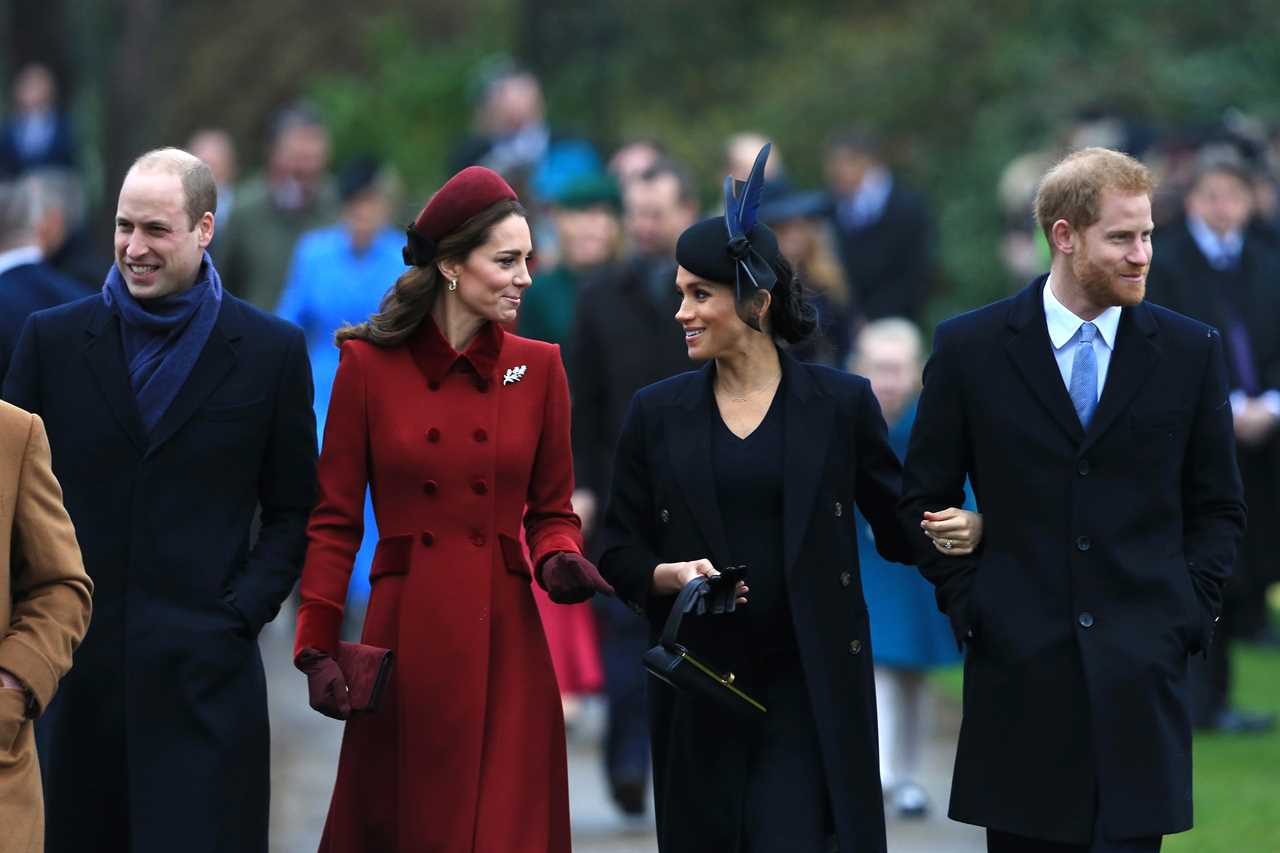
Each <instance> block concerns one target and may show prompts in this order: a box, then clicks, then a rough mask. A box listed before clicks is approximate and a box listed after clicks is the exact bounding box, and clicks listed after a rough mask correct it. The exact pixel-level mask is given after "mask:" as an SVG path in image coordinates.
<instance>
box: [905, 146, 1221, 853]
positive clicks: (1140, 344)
mask: <svg viewBox="0 0 1280 853" xmlns="http://www.w3.org/2000/svg"><path fill="white" fill-rule="evenodd" d="M1151 191H1152V180H1151V177H1150V174H1149V173H1148V172H1147V170H1146V169H1145V167H1143V166H1142V165H1141V164H1140V163H1138V162H1136V161H1135V160H1132V159H1131V158H1129V157H1127V156H1125V155H1123V154H1120V153H1118V152H1114V151H1109V150H1106V149H1100V148H1089V149H1084V150H1083V151H1080V152H1077V153H1076V154H1073V155H1071V156H1070V157H1068V158H1067V159H1065V160H1064V161H1062V162H1061V163H1059V164H1058V165H1057V166H1055V167H1054V168H1053V169H1052V170H1050V172H1049V173H1048V174H1047V175H1046V176H1045V178H1044V180H1043V181H1042V183H1041V186H1040V191H1039V193H1038V195H1037V198H1036V218H1037V220H1038V221H1039V223H1040V226H1041V227H1042V228H1043V229H1044V232H1045V235H1046V237H1048V239H1049V244H1050V246H1051V247H1052V250H1053V261H1052V266H1051V269H1050V274H1049V275H1048V276H1047V278H1039V279H1037V280H1036V281H1034V282H1032V283H1031V284H1030V285H1029V286H1028V287H1027V288H1026V289H1024V290H1023V291H1022V292H1021V293H1019V294H1017V295H1015V296H1013V297H1011V298H1009V299H1005V300H1002V301H1000V302H997V303H994V304H992V305H989V306H987V307H985V308H982V309H979V310H977V311H974V312H971V313H968V314H964V315H961V316H959V317H956V318H953V319H951V320H948V321H946V322H944V323H943V324H941V325H940V326H939V327H938V330H937V335H936V338H935V341H934V354H933V357H932V358H931V359H930V360H929V364H928V366H927V367H926V368H925V378H924V391H923V394H922V396H921V398H920V404H919V414H918V417H917V420H916V424H915V429H914V431H913V433H912V437H911V443H910V448H909V450H908V455H907V462H906V469H905V473H904V476H903V504H902V508H903V516H904V519H905V520H906V521H907V522H908V523H911V524H916V525H919V524H920V523H921V517H922V513H924V512H926V511H929V510H937V509H939V508H941V507H945V506H950V505H954V504H959V503H960V501H961V499H962V497H963V487H964V481H965V477H966V476H969V477H970V478H971V479H972V483H973V487H974V492H975V495H976V497H977V501H978V507H979V509H980V511H981V512H982V514H983V516H984V519H985V528H984V529H985V537H986V539H985V542H984V543H983V545H982V546H981V548H980V549H979V552H978V553H977V554H976V555H975V556H973V557H970V558H966V559H959V560H952V561H947V560H945V559H943V558H939V557H936V556H934V555H935V553H936V552H935V550H934V549H933V548H932V547H929V545H930V543H929V541H928V540H927V539H926V538H925V537H924V536H920V537H918V542H917V544H918V546H919V553H918V558H919V565H920V568H921V571H922V572H923V573H924V574H925V576H926V577H927V578H928V579H929V580H930V581H932V582H933V583H934V585H935V586H936V587H937V598H938V603H939V606H940V607H941V609H942V610H943V611H944V612H945V613H947V615H948V616H949V617H950V619H951V623H952V626H953V628H954V631H955V635H956V638H957V640H958V641H962V642H963V643H964V646H965V692H964V720H963V724H962V726H961V731H960V743H959V748H958V751H957V754H956V766H955V778H954V781H953V784H952V796H951V811H950V814H951V817H952V818H953V819H955V820H958V821H962V822H965V823H973V824H978V825H980V826H986V827H988V849H989V850H992V851H1018V852H1019V853H1027V851H1041V850H1055V851H1065V850H1077V851H1095V853H1101V852H1102V851H1106V853H1115V852H1116V851H1134V852H1135V853H1136V851H1153V850H1158V849H1159V847H1160V843H1161V837H1162V836H1163V835H1165V834H1167V833H1172V832H1181V831H1183V830H1186V829H1189V828H1190V827H1191V824H1192V815H1191V805H1192V796H1191V724H1190V719H1189V708H1188V701H1187V658H1188V656H1189V655H1190V654H1194V653H1196V652H1199V651H1202V650H1203V649H1205V648H1206V647H1207V646H1208V644H1209V642H1210V639H1211V635H1212V629H1213V625H1214V621H1215V619H1216V618H1217V614H1218V610H1219V608H1220V606H1221V601H1222V586H1223V582H1224V581H1225V579H1226V577H1227V576H1228V574H1229V573H1230V571H1231V565H1232V562H1233V560H1234V559H1235V553H1236V548H1237V546H1238V544H1239V540H1240V537H1241V535H1242V532H1243V528H1244V520H1245V517H1244V503H1243V501H1242V497H1241V486H1240V475H1239V473H1238V472H1237V470H1236V463H1235V447H1234V441H1233V437H1232V428H1231V408H1230V405H1229V403H1228V400H1227V385H1226V372H1225V365H1224V359H1223V353H1222V339H1221V336H1220V335H1219V334H1218V333H1217V332H1216V331H1215V330H1214V329H1212V328H1210V327H1209V326H1206V325H1204V324H1202V323H1199V322H1197V321H1194V320H1191V319H1188V318H1186V317H1183V316H1182V315H1179V314H1175V313H1173V312H1172V311H1168V310H1166V309H1164V308H1161V307H1158V306H1156V305H1151V304H1147V303H1144V302H1143V301H1142V300H1143V296H1144V292H1145V279H1146V273H1147V268H1148V264H1149V263H1150V258H1151V244H1150V239H1151V231H1152V228H1153V226H1152V222H1151V202H1150V197H1151ZM941 544H942V545H943V547H944V548H945V545H946V543H945V542H943V543H941Z"/></svg>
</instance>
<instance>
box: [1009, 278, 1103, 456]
mask: <svg viewBox="0 0 1280 853" xmlns="http://www.w3.org/2000/svg"><path fill="white" fill-rule="evenodd" d="M1047 280H1048V276H1042V277H1041V278H1038V279H1036V280H1035V281H1033V282H1032V283H1031V284H1030V285H1028V286H1027V287H1026V288H1025V289H1024V290H1023V291H1022V292H1021V293H1019V294H1018V295H1017V296H1016V297H1015V298H1014V300H1013V304H1012V306H1011V307H1010V309H1009V327H1010V329H1011V330H1012V334H1011V336H1010V337H1009V340H1008V341H1007V342H1006V343H1005V350H1006V351H1007V352H1008V353H1009V359H1010V360H1011V361H1012V362H1013V366H1014V368H1015V369H1016V370H1017V371H1018V373H1019V375H1021V376H1022V379H1023V381H1024V382H1026V384H1027V387H1028V388H1029V389H1030V391H1031V393H1032V394H1033V395H1034V396H1035V397H1036V399H1037V400H1039V401H1040V405H1042V406H1044V408H1045V410H1046V411H1047V412H1048V413H1049V416H1050V417H1052V418H1053V420H1054V421H1056V422H1057V424H1058V425H1059V426H1061V427H1062V428H1063V429H1064V430H1065V431H1066V433H1067V435H1069V436H1070V437H1071V440H1072V441H1075V442H1077V443H1078V442H1080V441H1082V440H1083V439H1084V428H1083V427H1081V426H1080V418H1079V416H1077V415H1076V409H1075V406H1073V405H1072V404H1071V396H1070V395H1069V394H1068V393H1067V386H1066V385H1064V384H1063V382H1062V372H1061V371H1059V370H1058V362H1057V361H1056V360H1055V359H1054V357H1053V343H1052V342H1051V341H1050V340H1049V327H1048V324H1047V323H1046V322H1045V319H1044V296H1043V290H1042V288H1043V287H1044V286H1045V281H1047ZM1096 420H1097V419H1096V418H1095V421H1096Z"/></svg>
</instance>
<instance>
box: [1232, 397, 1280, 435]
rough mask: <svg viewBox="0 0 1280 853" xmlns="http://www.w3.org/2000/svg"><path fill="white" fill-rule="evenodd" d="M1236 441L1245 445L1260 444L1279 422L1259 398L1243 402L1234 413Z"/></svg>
mask: <svg viewBox="0 0 1280 853" xmlns="http://www.w3.org/2000/svg"><path fill="white" fill-rule="evenodd" d="M1234 421H1235V428H1236V441H1238V442H1240V443H1241V444H1245V445H1256V444H1261V443H1262V442H1263V441H1265V440H1266V438H1267V436H1269V435H1271V431H1272V430H1274V429H1275V428H1276V424H1277V423H1278V422H1280V418H1277V417H1276V416H1275V414H1273V413H1272V411H1271V410H1270V409H1268V408H1267V406H1266V404H1265V403H1263V402H1262V399H1261V398H1259V397H1250V398H1249V399H1247V400H1245V401H1244V405H1243V406H1241V407H1240V408H1239V409H1238V410H1237V411H1236V413H1235V417H1234Z"/></svg>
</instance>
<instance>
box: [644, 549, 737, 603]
mask: <svg viewBox="0 0 1280 853" xmlns="http://www.w3.org/2000/svg"><path fill="white" fill-rule="evenodd" d="M698 575H705V576H706V577H709V578H714V577H719V575H720V572H718V571H716V568H715V566H713V565H711V561H710V560H705V559H704V560H690V561H688V562H685V563H659V564H658V565H657V567H655V568H654V570H653V591H654V592H656V593H658V594H659V595H675V594H676V593H678V592H680V590H682V589H684V588H685V586H686V585H687V584H688V583H689V581H691V580H693V579H694V578H696V577H698ZM748 592H750V589H749V588H748V587H747V585H746V584H745V583H743V582H741V581H739V582H738V604H746V603H747V593H748Z"/></svg>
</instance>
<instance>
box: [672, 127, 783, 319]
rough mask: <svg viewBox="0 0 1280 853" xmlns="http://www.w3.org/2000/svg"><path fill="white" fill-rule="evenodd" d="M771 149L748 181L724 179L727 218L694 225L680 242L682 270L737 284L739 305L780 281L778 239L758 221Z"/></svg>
mask: <svg viewBox="0 0 1280 853" xmlns="http://www.w3.org/2000/svg"><path fill="white" fill-rule="evenodd" d="M772 148H773V145H772V144H771V143H769V144H766V145H765V146H764V147H763V148H761V149H760V153H759V154H757V155H756V161H755V164H754V165H752V167H751V174H749V175H748V176H747V179H746V180H745V181H735V180H734V179H733V177H732V176H731V175H727V176H725V179H724V216H715V217H712V218H710V219H704V220H702V221H701V222H699V223H697V224H695V225H691V226H690V227H688V228H686V229H685V231H684V233H683V234H681V235H680V239H679V241H678V242H677V243H676V261H677V262H678V263H679V264H680V266H682V267H684V268H685V269H687V270H689V272H691V273H693V274H694V275H696V276H698V277H699V278H703V279H706V280H707V281H717V282H720V283H722V284H732V285H733V286H734V288H735V291H736V296H737V299H738V301H739V302H741V301H742V300H744V299H747V298H749V297H750V296H751V294H752V293H754V292H755V291H756V290H757V289H760V288H763V289H764V290H773V286H774V285H775V284H777V282H778V276H777V273H775V272H774V264H775V263H776V261H777V259H778V239H777V237H775V236H774V234H773V232H772V231H771V230H769V227H768V226H766V225H765V224H764V223H762V222H760V221H759V213H760V200H761V195H762V193H763V192H764V167H765V163H767V162H768V160H769V151H770V150H771V149H772Z"/></svg>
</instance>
